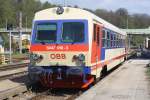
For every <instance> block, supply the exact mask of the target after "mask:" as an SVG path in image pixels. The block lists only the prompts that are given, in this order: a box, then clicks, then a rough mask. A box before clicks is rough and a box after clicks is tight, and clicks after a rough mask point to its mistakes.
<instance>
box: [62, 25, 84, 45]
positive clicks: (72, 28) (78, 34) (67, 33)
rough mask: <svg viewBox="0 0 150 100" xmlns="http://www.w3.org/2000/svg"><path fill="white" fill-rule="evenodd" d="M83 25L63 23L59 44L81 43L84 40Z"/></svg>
mask: <svg viewBox="0 0 150 100" xmlns="http://www.w3.org/2000/svg"><path fill="white" fill-rule="evenodd" d="M84 32H85V25H84V23H83V22H63V23H62V36H61V42H63V43H82V42H84V39H85V34H84Z"/></svg>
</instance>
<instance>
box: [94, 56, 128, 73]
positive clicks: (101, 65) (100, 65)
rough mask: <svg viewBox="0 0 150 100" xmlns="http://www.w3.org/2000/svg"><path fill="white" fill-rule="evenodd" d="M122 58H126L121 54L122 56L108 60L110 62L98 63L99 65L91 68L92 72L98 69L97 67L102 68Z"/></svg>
mask: <svg viewBox="0 0 150 100" xmlns="http://www.w3.org/2000/svg"><path fill="white" fill-rule="evenodd" d="M124 56H126V54H123V55H120V56H117V57H114V58H112V59H110V60H106V61H104V62H100V63H99V64H97V65H94V66H92V71H94V70H96V69H97V68H99V67H103V66H104V65H107V64H109V63H111V62H113V61H114V60H117V59H120V58H123V57H124Z"/></svg>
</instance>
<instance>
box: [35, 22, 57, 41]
mask: <svg viewBox="0 0 150 100" xmlns="http://www.w3.org/2000/svg"><path fill="white" fill-rule="evenodd" d="M36 28H37V31H36V41H37V42H55V41H56V34H57V24H56V23H42V24H37V27H36Z"/></svg>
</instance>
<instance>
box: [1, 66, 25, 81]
mask: <svg viewBox="0 0 150 100" xmlns="http://www.w3.org/2000/svg"><path fill="white" fill-rule="evenodd" d="M27 66H28V63H19V64H12V65H8V66H1V67H0V80H4V79H11V78H14V77H17V76H20V75H25V74H27V72H28V71H27Z"/></svg>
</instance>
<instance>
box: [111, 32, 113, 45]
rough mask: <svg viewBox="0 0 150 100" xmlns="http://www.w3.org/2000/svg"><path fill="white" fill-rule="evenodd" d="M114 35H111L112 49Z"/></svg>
mask: <svg viewBox="0 0 150 100" xmlns="http://www.w3.org/2000/svg"><path fill="white" fill-rule="evenodd" d="M113 41H114V40H113V34H112V33H111V47H113Z"/></svg>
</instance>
